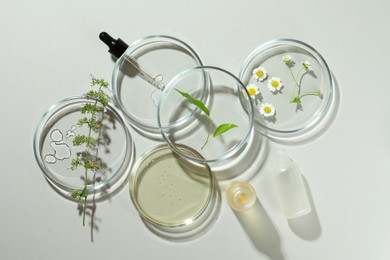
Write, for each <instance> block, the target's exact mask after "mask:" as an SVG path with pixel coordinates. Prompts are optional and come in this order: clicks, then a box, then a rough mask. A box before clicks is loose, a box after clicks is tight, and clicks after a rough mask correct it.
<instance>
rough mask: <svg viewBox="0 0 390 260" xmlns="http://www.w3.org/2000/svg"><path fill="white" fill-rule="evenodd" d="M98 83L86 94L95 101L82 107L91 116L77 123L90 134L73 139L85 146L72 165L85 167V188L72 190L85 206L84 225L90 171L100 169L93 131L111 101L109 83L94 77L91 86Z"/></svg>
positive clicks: (96, 128)
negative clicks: (107, 89)
mask: <svg viewBox="0 0 390 260" xmlns="http://www.w3.org/2000/svg"><path fill="white" fill-rule="evenodd" d="M96 85H98V86H99V89H98V90H97V91H95V90H90V91H89V92H87V93H86V94H85V95H84V97H85V98H86V99H87V100H94V102H93V103H86V104H84V105H83V106H82V108H81V109H80V112H81V114H86V115H89V117H87V116H86V117H83V118H81V119H79V120H78V122H77V125H78V127H80V128H81V127H84V126H86V127H88V134H87V135H80V134H79V135H77V136H75V138H74V139H73V146H85V151H84V152H82V153H79V154H78V155H77V157H76V158H73V159H72V161H71V166H70V169H71V170H76V169H77V168H78V167H84V188H83V189H82V190H74V191H73V192H72V198H73V199H75V200H77V201H79V202H80V204H81V205H82V208H83V226H85V216H86V210H87V198H88V180H89V178H88V177H89V176H88V173H89V171H92V172H94V173H96V171H97V170H99V169H100V162H99V160H98V159H97V152H98V140H96V139H95V138H93V137H92V133H93V132H96V133H99V131H100V129H101V127H102V120H103V115H104V112H105V111H106V106H107V105H108V102H109V97H108V95H107V94H106V93H105V92H104V91H103V89H106V88H108V83H107V82H105V81H104V80H103V79H96V78H94V77H92V81H91V86H96ZM100 114H101V116H100ZM91 151H92V152H93V151H95V152H96V155H95V156H93V155H92V154H91Z"/></svg>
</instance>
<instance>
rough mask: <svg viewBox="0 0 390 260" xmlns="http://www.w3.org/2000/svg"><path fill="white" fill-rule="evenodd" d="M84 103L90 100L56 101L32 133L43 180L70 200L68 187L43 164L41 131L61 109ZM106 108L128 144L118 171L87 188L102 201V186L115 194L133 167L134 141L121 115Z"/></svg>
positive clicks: (70, 190) (112, 109)
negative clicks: (120, 127)
mask: <svg viewBox="0 0 390 260" xmlns="http://www.w3.org/2000/svg"><path fill="white" fill-rule="evenodd" d="M85 102H87V103H88V102H92V101H91V100H87V99H85V98H82V97H79V96H74V97H68V98H65V99H62V100H60V101H58V102H57V103H55V104H53V105H52V106H50V108H49V109H48V110H47V111H46V112H45V113H44V114H43V115H42V117H41V119H40V120H39V122H38V124H37V126H36V128H35V132H34V139H33V151H34V157H35V160H36V162H37V164H38V166H39V167H40V169H41V171H42V172H43V174H44V177H45V179H46V180H47V181H48V182H49V183H50V185H52V186H53V187H54V188H55V190H56V191H58V192H59V193H60V194H62V195H63V196H64V197H66V198H69V199H71V197H70V194H71V192H72V191H73V189H71V188H70V187H68V186H66V185H64V184H62V183H60V182H58V181H56V180H55V179H54V178H52V177H51V174H50V173H49V172H50V170H49V169H48V168H47V167H46V166H45V163H44V162H43V159H42V154H41V148H42V145H43V139H42V137H43V136H44V135H42V134H43V132H42V131H43V129H44V127H45V125H46V123H47V122H49V121H50V119H51V118H53V117H54V116H55V115H56V113H57V112H59V111H60V110H61V109H63V108H64V107H66V106H69V105H72V104H77V103H85ZM107 108H108V109H109V110H110V111H111V112H112V113H113V114H114V115H115V117H116V118H117V119H118V120H119V123H120V125H122V127H123V130H124V132H125V136H126V140H125V142H126V143H127V144H128V145H127V147H128V149H126V154H125V156H124V160H123V161H122V162H121V164H120V166H119V170H118V171H117V172H116V173H115V174H113V175H112V176H111V177H110V178H108V179H106V180H105V181H104V182H102V183H99V184H97V185H93V188H91V187H88V191H89V192H90V193H92V192H94V194H95V199H97V200H99V199H103V198H105V197H106V195H105V193H106V192H105V191H103V192H102V193H101V194H100V191H101V189H104V186H106V185H109V187H110V188H109V190H110V191H112V192H115V191H116V190H117V189H118V188H120V187H121V186H122V185H123V183H122V182H123V181H124V180H125V179H127V177H128V173H129V171H130V168H131V166H132V165H133V161H134V141H133V138H132V136H131V133H130V131H129V128H128V126H127V124H126V121H125V120H124V117H123V115H122V114H121V113H120V111H118V110H117V109H116V108H115V107H114V106H113V104H111V103H109V104H108V105H107Z"/></svg>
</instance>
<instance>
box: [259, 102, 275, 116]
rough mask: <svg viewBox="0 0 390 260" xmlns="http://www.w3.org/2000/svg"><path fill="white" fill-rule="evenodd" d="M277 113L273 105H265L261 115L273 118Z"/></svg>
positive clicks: (261, 108) (261, 109) (262, 107)
mask: <svg viewBox="0 0 390 260" xmlns="http://www.w3.org/2000/svg"><path fill="white" fill-rule="evenodd" d="M275 112H276V111H275V108H274V106H273V105H271V104H268V103H264V104H262V105H261V107H260V114H261V115H262V116H264V117H273V116H274V115H275Z"/></svg>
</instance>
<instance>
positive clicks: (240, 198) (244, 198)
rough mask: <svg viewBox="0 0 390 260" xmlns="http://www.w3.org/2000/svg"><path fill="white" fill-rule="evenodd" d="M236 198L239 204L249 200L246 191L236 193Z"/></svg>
mask: <svg viewBox="0 0 390 260" xmlns="http://www.w3.org/2000/svg"><path fill="white" fill-rule="evenodd" d="M237 199H238V201H239V202H240V203H241V204H247V203H248V202H249V196H248V194H246V193H240V194H238V196H237Z"/></svg>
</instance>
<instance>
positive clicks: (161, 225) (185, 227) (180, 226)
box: [129, 144, 216, 232]
mask: <svg viewBox="0 0 390 260" xmlns="http://www.w3.org/2000/svg"><path fill="white" fill-rule="evenodd" d="M184 148H185V147H184ZM162 150H168V151H169V152H172V150H171V149H170V147H169V146H168V145H166V144H163V145H159V146H157V147H153V148H151V149H150V150H148V151H146V152H145V153H143V154H142V155H141V156H140V158H139V159H138V160H137V161H136V162H135V164H134V167H133V169H132V171H131V174H130V185H129V188H130V190H129V191H130V197H131V200H132V202H133V204H134V205H135V207H136V209H137V211H138V213H139V214H140V215H141V217H142V218H143V219H144V220H146V221H147V222H148V223H149V224H152V225H153V226H155V227H157V228H158V229H162V230H163V231H167V232H172V231H174V230H177V231H178V232H179V231H189V230H191V229H193V228H196V227H197V226H199V225H202V223H201V222H202V221H201V220H203V219H204V218H207V217H208V215H209V213H210V212H211V211H212V210H213V209H212V208H213V204H214V203H215V200H216V191H215V187H216V186H215V185H216V182H215V176H214V174H213V173H212V171H211V169H210V168H209V167H208V165H205V167H207V168H208V169H209V172H210V178H209V180H210V186H209V190H208V197H207V200H206V201H205V203H204V205H203V207H202V208H201V210H199V211H198V214H196V215H195V216H194V218H193V219H191V221H188V220H187V219H186V220H183V221H181V222H177V223H165V222H163V221H159V220H158V219H156V218H153V217H151V216H150V215H149V214H148V213H147V212H145V211H144V210H143V209H142V206H141V205H140V204H139V203H138V200H137V198H136V197H137V195H136V194H135V191H136V187H135V185H136V183H137V178H138V171H139V168H140V166H141V165H142V164H143V162H144V161H145V159H147V158H148V157H149V156H150V155H152V154H154V153H157V152H159V151H162ZM191 152H195V151H192V150H191Z"/></svg>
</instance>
